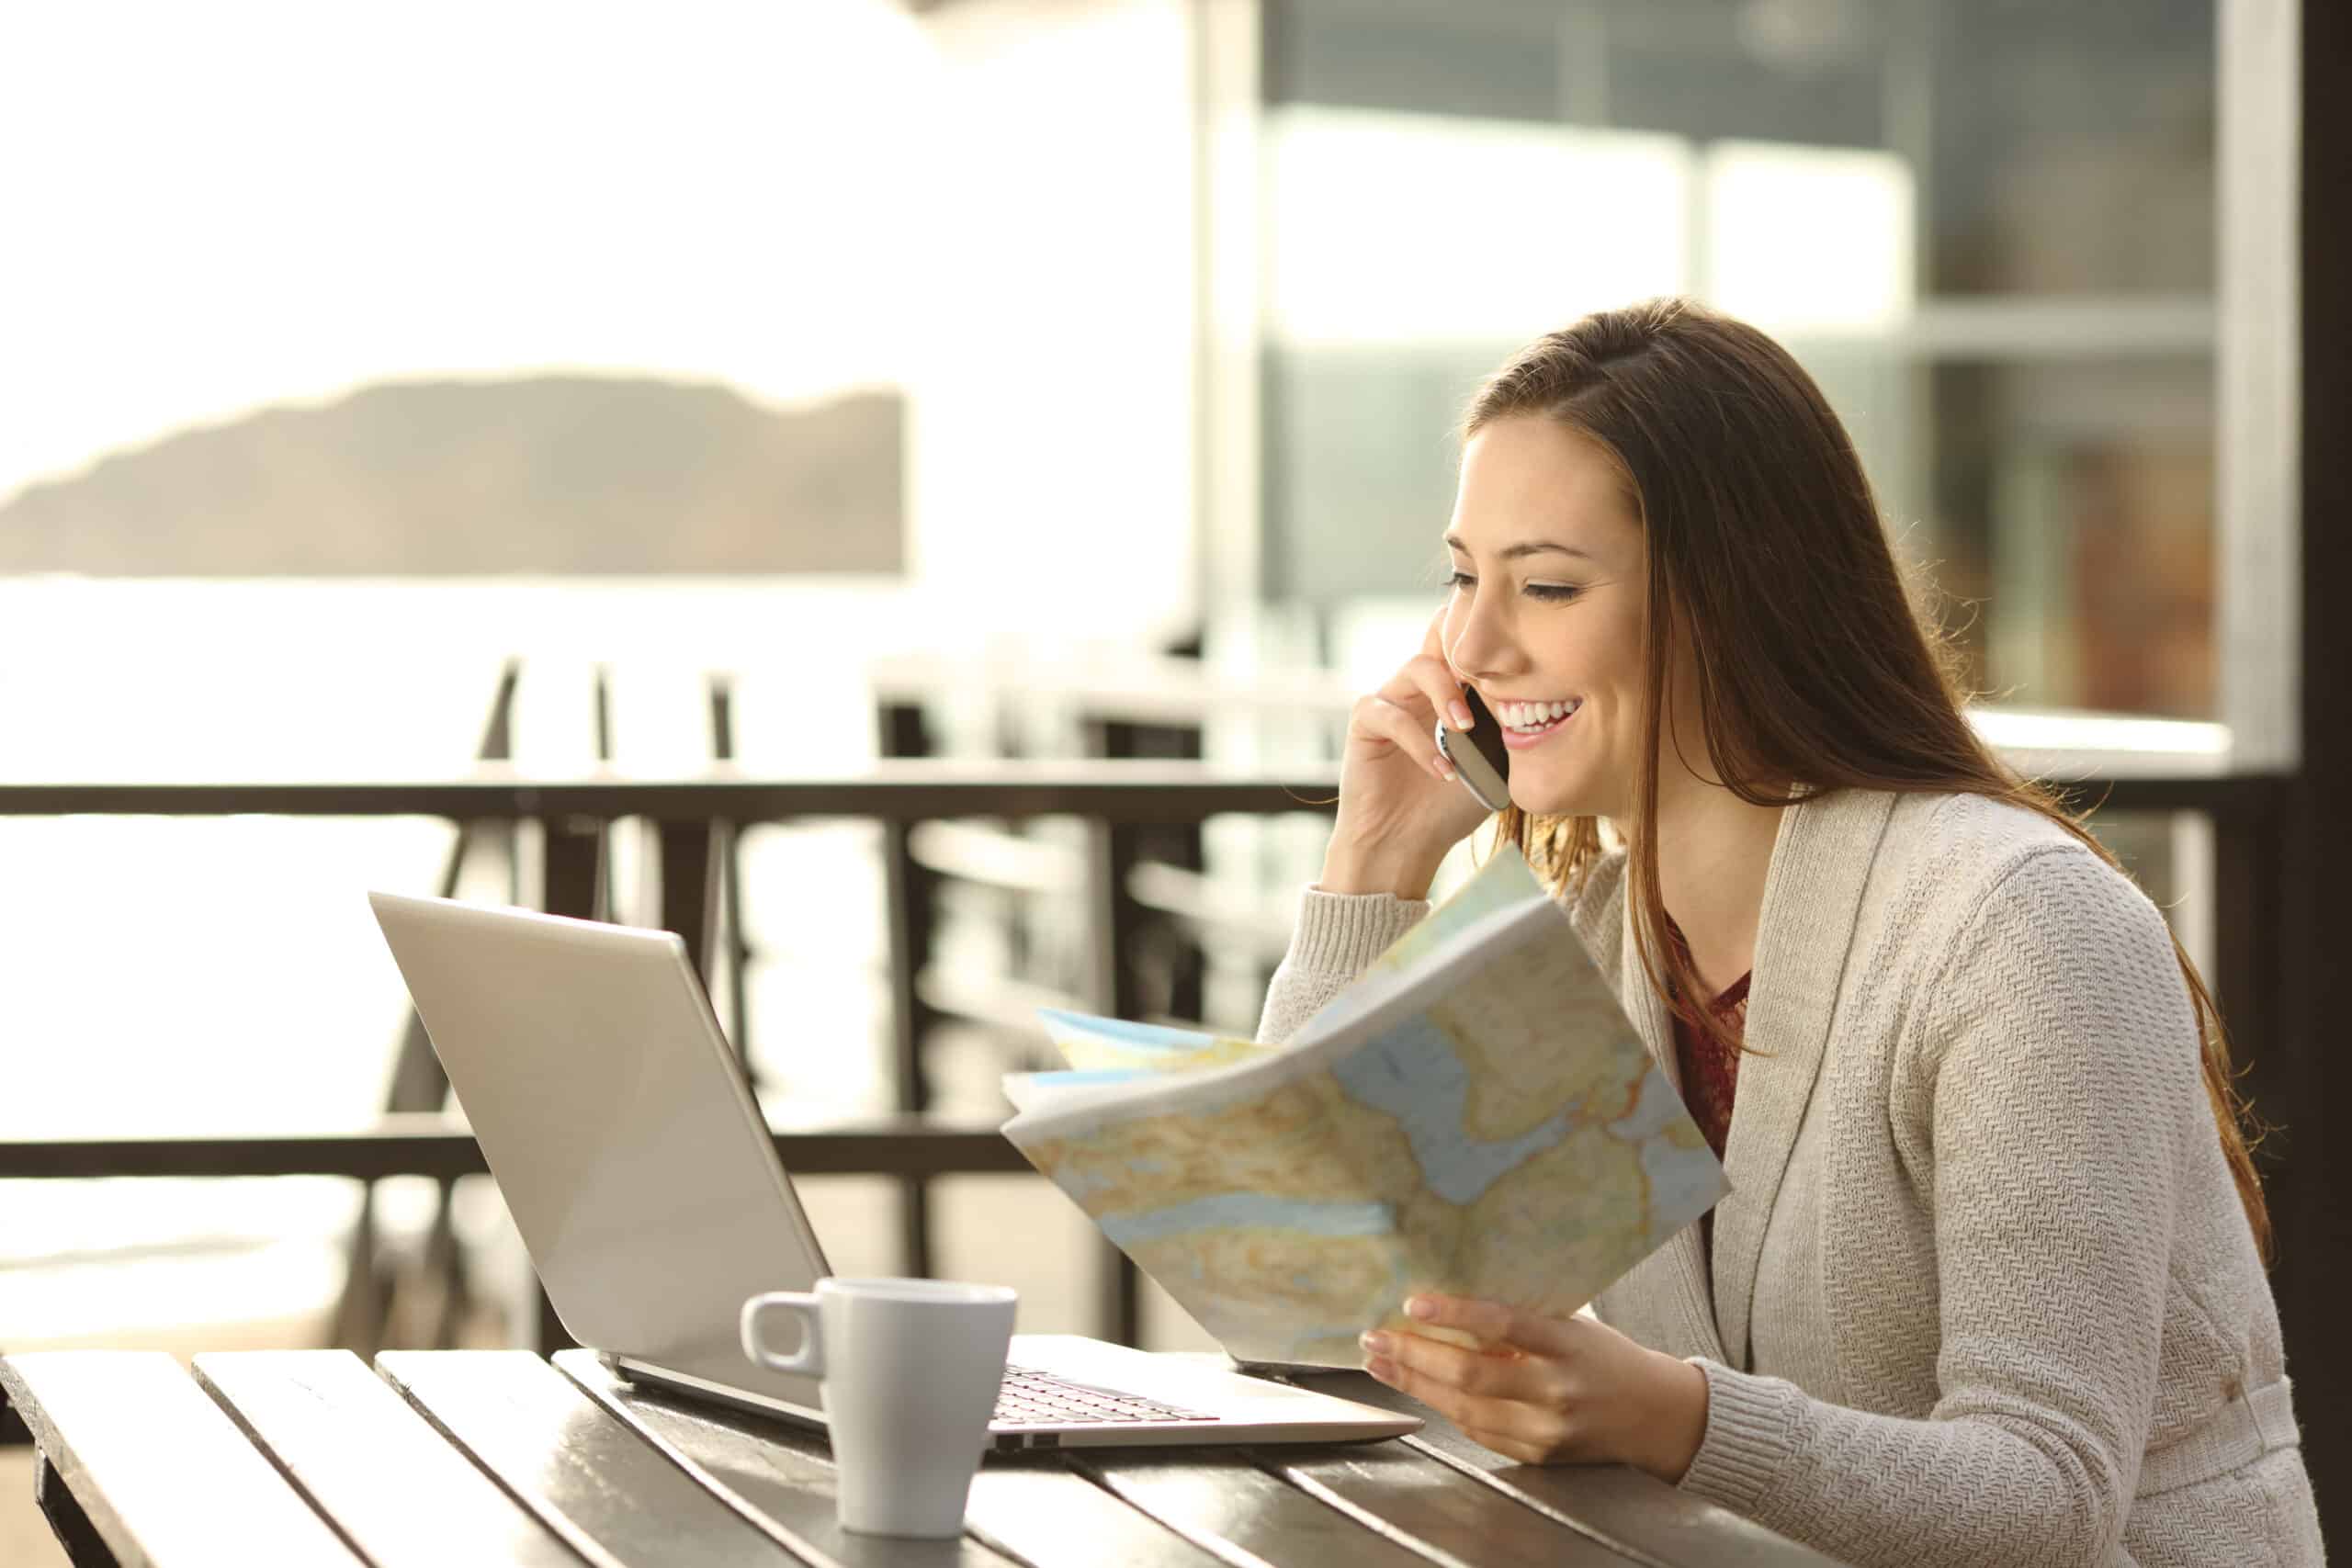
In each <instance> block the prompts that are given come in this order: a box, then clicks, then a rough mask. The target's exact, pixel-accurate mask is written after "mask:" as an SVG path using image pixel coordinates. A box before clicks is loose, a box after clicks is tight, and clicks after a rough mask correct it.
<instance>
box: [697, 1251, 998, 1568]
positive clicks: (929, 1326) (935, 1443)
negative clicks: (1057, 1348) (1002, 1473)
mask: <svg viewBox="0 0 2352 1568" xmlns="http://www.w3.org/2000/svg"><path fill="white" fill-rule="evenodd" d="M1017 1300H1018V1297H1017V1296H1016V1295H1015V1294H1014V1292H1012V1290H1011V1289H1010V1288H1009V1287H1007V1286H1004V1285H963V1284H956V1283H952V1282H950V1281H947V1280H837V1279H831V1278H827V1279H822V1280H818V1281H817V1288H816V1289H815V1290H814V1291H813V1292H797V1291H771V1292H767V1293H766V1294H764V1295H758V1296H753V1297H752V1298H751V1300H749V1301H747V1302H745V1303H743V1315H742V1331H743V1354H745V1355H746V1356H749V1357H750V1358H751V1359H752V1360H754V1361H757V1362H758V1363H759V1364H760V1365H762V1366H763V1367H767V1368H770V1369H772V1370H774V1371H779V1372H798V1373H800V1374H801V1375H802V1376H804V1377H813V1378H820V1379H822V1380H823V1382H824V1393H823V1398H824V1404H825V1423H826V1425H827V1426H828V1427H831V1431H832V1439H833V1464H834V1468H835V1471H836V1472H837V1474H836V1477H835V1480H836V1487H835V1499H836V1508H837V1511H838V1512H839V1514H840V1517H841V1522H842V1529H850V1530H856V1531H859V1532H860V1533H862V1534H866V1535H906V1536H926V1537H931V1538H934V1539H936V1538H941V1537H946V1536H954V1535H958V1534H961V1533H962V1531H963V1529H964V1502H965V1499H966V1497H967V1496H968V1495H969V1494H970V1492H971V1487H972V1472H974V1471H975V1470H977V1469H978V1468H979V1462H980V1454H981V1453H982V1451H983V1450H985V1449H986V1448H987V1447H988V1442H989V1416H990V1415H991V1414H992V1413H993V1412H994V1411H995V1408H996V1396H997V1389H998V1386H999V1385H1000V1384H1001V1382H1003V1380H1004V1358H1005V1352H1006V1350H1007V1349H1008V1348H1010V1347H1011V1345H1012V1314H1013V1306H1014V1303H1015V1302H1016V1301H1017ZM775 1314H790V1315H793V1316H796V1317H797V1318H799V1319H800V1323H801V1337H800V1348H799V1349H797V1350H796V1351H789V1352H785V1351H779V1350H776V1349H775V1348H773V1347H771V1346H770V1345H769V1343H768V1341H767V1339H766V1337H765V1336H764V1335H763V1333H762V1332H761V1324H762V1322H763V1320H764V1319H766V1318H768V1317H770V1316H772V1315H775Z"/></svg>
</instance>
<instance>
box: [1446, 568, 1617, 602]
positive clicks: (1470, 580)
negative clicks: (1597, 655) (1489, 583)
mask: <svg viewBox="0 0 2352 1568" xmlns="http://www.w3.org/2000/svg"><path fill="white" fill-rule="evenodd" d="M1445 586H1446V588H1447V590H1448V591H1449V592H1451V591H1453V590H1455V589H1469V588H1476V587H1477V586H1478V580H1477V579H1476V578H1475V577H1473V576H1471V575H1470V574H1469V573H1468V572H1466V571H1453V572H1448V573H1447V574H1446V578H1445ZM1521 592H1523V593H1525V594H1526V595H1527V596H1528V597H1529V598H1530V599H1536V600H1541V601H1542V602H1543V603H1544V604H1566V603H1567V602H1568V601H1569V600H1571V599H1573V598H1575V597H1576V596H1577V594H1579V593H1582V592H1584V590H1583V589H1582V588H1579V587H1577V585H1576V584H1575V583H1573V582H1531V583H1528V584H1526V585H1525V586H1524V587H1523V588H1521Z"/></svg>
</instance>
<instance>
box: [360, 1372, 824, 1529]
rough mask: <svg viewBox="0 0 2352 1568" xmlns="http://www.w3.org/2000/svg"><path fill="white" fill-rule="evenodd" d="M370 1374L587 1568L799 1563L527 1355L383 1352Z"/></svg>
mask: <svg viewBox="0 0 2352 1568" xmlns="http://www.w3.org/2000/svg"><path fill="white" fill-rule="evenodd" d="M376 1367H377V1370H378V1371H379V1372H381V1373H382V1374H383V1375H384V1376H385V1377H386V1378H387V1379H389V1380H390V1382H391V1384H392V1386H393V1387H394V1388H396V1389H398V1390H399V1391H400V1392H401V1393H402V1394H404V1395H406V1396H407V1399H408V1401H409V1403H410V1404H413V1405H414V1406H416V1408H417V1409H418V1410H419V1411H420V1412H422V1413H423V1414H424V1418H425V1419H426V1420H428V1421H430V1422H432V1423H433V1425H434V1426H435V1427H437V1428H439V1429H440V1430H441V1431H442V1432H443V1433H444V1434H445V1435H447V1437H448V1438H449V1439H450V1440H451V1441H453V1442H455V1443H457V1444H458V1445H459V1446H461V1447H463V1448H464V1449H465V1450H466V1451H467V1452H469V1453H470V1454H472V1455H473V1457H474V1459H475V1461H477V1462H479V1463H480V1464H481V1466H482V1468H484V1469H485V1470H487V1471H489V1472H490V1473H491V1474H492V1476H493V1477H495V1478H496V1479H497V1481H498V1483H499V1484H500V1485H502V1486H503V1487H505V1488H506V1490H507V1491H508V1492H509V1493H511V1494H513V1495H514V1496H515V1498H516V1499H518V1500H519V1501H520V1502H521V1503H522V1504H523V1506H525V1507H526V1508H528V1509H530V1510H531V1512H532V1513H534V1514H536V1515H537V1516H538V1517H539V1518H540V1519H541V1520H542V1521H544V1522H545V1523H546V1524H547V1525H548V1528H549V1529H553V1530H554V1531H555V1532H556V1533H557V1534H558V1535H560V1536H561V1537H562V1538H563V1539H564V1540H565V1541H566V1542H567V1543H569V1544H570V1545H571V1548H572V1549H573V1550H574V1551H578V1552H580V1553H581V1555H582V1556H584V1557H586V1558H588V1559H589V1560H590V1561H591V1562H595V1563H598V1564H600V1565H608V1564H609V1565H616V1568H639V1565H651V1564H667V1563H676V1562H693V1563H696V1564H710V1565H713V1568H721V1565H727V1564H735V1563H747V1564H748V1563H758V1564H774V1563H779V1562H797V1561H800V1559H798V1558H797V1556H796V1555H795V1554H793V1553H791V1552H789V1551H786V1549H785V1548H784V1547H782V1546H780V1545H778V1544H777V1543H776V1541H775V1540H774V1539H773V1538H771V1537H770V1536H768V1535H765V1534H763V1533H762V1532H761V1531H759V1530H757V1529H753V1528H752V1525H751V1524H750V1523H748V1522H747V1521H746V1520H745V1519H744V1518H743V1517H742V1516H741V1515H740V1514H738V1513H737V1512H736V1511H735V1510H734V1509H732V1508H730V1507H729V1506H727V1505H726V1504H725V1503H723V1502H721V1501H720V1500H719V1499H718V1497H716V1496H713V1495H711V1494H710V1493H709V1492H708V1491H707V1490H705V1489H704V1488H703V1487H702V1486H701V1485H700V1484H698V1483H696V1482H695V1480H694V1478H693V1477H691V1476H689V1475H688V1474H687V1473H686V1472H684V1471H683V1470H681V1469H680V1468H678V1466H677V1465H676V1464H675V1463H673V1462H672V1461H671V1460H670V1458H669V1457H668V1456H667V1455H665V1454H663V1453H662V1452H661V1451H660V1450H656V1449H655V1448H653V1447H652V1446H651V1445H650V1444H649V1443H647V1442H646V1441H645V1440H644V1439H643V1438H640V1437H639V1436H638V1435H637V1433H635V1432H634V1431H632V1430H630V1429H629V1428H628V1427H626V1426H624V1425H623V1424H622V1423H621V1422H620V1421H618V1420H616V1418H615V1417H614V1416H612V1414H611V1413H610V1412H609V1411H607V1410H605V1408H604V1407H603V1406H601V1405H599V1404H597V1403H596V1402H595V1401H594V1400H593V1399H590V1398H589V1397H588V1395H587V1394H586V1393H582V1391H581V1390H580V1388H579V1387H578V1385H576V1384H574V1383H573V1382H571V1380H570V1379H569V1378H566V1377H565V1376H564V1375H563V1374H562V1373H561V1372H559V1371H556V1370H555V1369H554V1368H553V1367H551V1366H549V1365H548V1364H547V1363H546V1362H545V1361H542V1360H540V1359H538V1358H537V1356H534V1355H532V1354H531V1353H530V1352H529V1351H527V1350H387V1351H385V1352H384V1353H383V1354H382V1355H380V1356H379V1357H377V1358H376Z"/></svg>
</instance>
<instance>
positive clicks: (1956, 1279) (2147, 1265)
mask: <svg viewBox="0 0 2352 1568" xmlns="http://www.w3.org/2000/svg"><path fill="white" fill-rule="evenodd" d="M1915 1006H1916V1009H1917V1016H1918V1021H1917V1023H1916V1024H1915V1025H1914V1026H1913V1031H1912V1037H1911V1038H1909V1039H1906V1040H1905V1041H1904V1042H1903V1043H1901V1044H1900V1045H1899V1046H1898V1049H1899V1050H1901V1051H1904V1052H1905V1053H1906V1054H1908V1053H1912V1052H1917V1054H1918V1057H1919V1059H1918V1061H1917V1064H1916V1069H1917V1070H1916V1071H1911V1072H1905V1073H1898V1075H1897V1084H1898V1090H1897V1100H1898V1101H1900V1103H1898V1104H1897V1105H1896V1106H1895V1108H1894V1114H1895V1116H1896V1119H1897V1120H1898V1122H1901V1121H1904V1120H1906V1119H1909V1120H1913V1121H1915V1122H1927V1123H1928V1125H1929V1128H1930V1146H1931V1147H1932V1151H1933V1179H1932V1186H1931V1191H1930V1202H1931V1204H1932V1213H1933V1216H1934V1224H1935V1245H1936V1257H1937V1283H1938V1287H1939V1312H1940V1324H1939V1328H1940V1346H1939V1355H1938V1360H1937V1367H1936V1372H1937V1382H1938V1386H1939V1397H1938V1399H1937V1401H1936V1404H1935V1405H1934V1407H1933V1409H1932V1410H1931V1411H1929V1413H1928V1416H1926V1417H1925V1418H1924V1419H1916V1420H1915V1419H1905V1418H1899V1417H1895V1416H1883V1415H1873V1414H1869V1413H1865V1412H1863V1411H1860V1410H1854V1409H1849V1408H1847V1407H1844V1406H1841V1405H1837V1404H1828V1403H1826V1402H1824V1401H1821V1400H1817V1399H1814V1398H1810V1397H1808V1396H1807V1395H1806V1394H1805V1393H1804V1392H1803V1391H1801V1390H1800V1389H1798V1388H1797V1387H1796V1386H1795V1385H1794V1384H1792V1383H1789V1382H1783V1381H1781V1380H1779V1379H1775V1378H1769V1377H1760V1376H1756V1375H1753V1374H1749V1373H1744V1372H1738V1371H1732V1370H1730V1369H1728V1368H1725V1367H1722V1366H1718V1365H1715V1364H1713V1363H1712V1362H1707V1361H1703V1360H1702V1361H1700V1362H1699V1363H1698V1364H1699V1365H1700V1367H1701V1369H1702V1371H1704V1372H1705V1374H1706V1377H1707V1386H1708V1398H1709V1408H1708V1416H1707V1432H1706V1438H1705V1440H1704V1442H1703V1443H1702V1445H1701V1448H1700V1450H1699V1454H1698V1457H1697V1459H1696V1460H1695V1461H1693V1463H1692V1465H1691V1470H1690V1472H1689V1473H1688V1474H1687V1475H1686V1476H1685V1477H1684V1479H1683V1483H1682V1484H1683V1486H1684V1487H1685V1488H1686V1489H1688V1490H1689V1491H1691V1492H1692V1493H1694V1494H1696V1495H1700V1496H1702V1497H1704V1498H1707V1499H1708V1500H1710V1501H1713V1502H1716V1503H1720V1504H1722V1505H1724V1506H1726V1507H1729V1508H1732V1509H1734V1510H1735V1511H1736V1512H1739V1513H1742V1514H1745V1515H1747V1516H1748V1517H1751V1518H1753V1519H1755V1520H1756V1521H1757V1522H1758V1523H1759V1524H1763V1525H1766V1526H1768V1527H1770V1528H1771V1529H1778V1530H1780V1531H1781V1532H1782V1533H1784V1534H1787V1535H1790V1536H1792V1537H1794V1538H1796V1539H1798V1540H1804V1541H1805V1542H1806V1543H1808V1544H1810V1545H1812V1546H1815V1547H1817V1548H1819V1549H1820V1550H1822V1551H1827V1552H1830V1553H1832V1554H1834V1555H1836V1556H1838V1557H1840V1558H1843V1559H1846V1560H1848V1561H1849V1562H1855V1563H1857V1564H1872V1563H1888V1564H1902V1565H1903V1568H1934V1565H1941V1564H1963V1563H1967V1564H1974V1563H1985V1562H2001V1563H2009V1564H2018V1565H2024V1564H2084V1565H2089V1564H2105V1563H2108V1562H2112V1561H2114V1559H2115V1556H2116V1553H2117V1551H2118V1545H2119V1542H2120V1539H2121V1535H2122V1530H2123V1524H2124V1518H2125V1516H2126V1514H2127V1512H2128V1511H2129V1509H2130V1507H2131V1500H2132V1495H2133V1493H2134V1490H2135V1488H2136V1484H2137V1481H2138V1475H2139V1470H2140V1464H2141V1460H2142V1457H2143V1451H2144V1450H2145V1448H2146V1444H2147V1436H2148V1427H2149V1423H2150V1420H2151V1418H2152V1413H2153V1410H2154V1401H2155V1395H2156V1385H2157V1366H2158V1353H2159V1349H2160V1340H2161V1336H2162V1331H2163V1324H2164V1312H2165V1286H2166V1280H2167V1273H2168V1269H2169V1268H2170V1260H2171V1252H2172V1246H2171V1242H2172V1231H2173V1226H2174V1223H2175V1215H2176V1213H2177V1210H2178V1207H2179V1194H2178V1188H2179V1185H2180V1183H2181V1181H2182V1180H2183V1179H2184V1178H2183V1173H2184V1172H2185V1171H2187V1170H2188V1169H2190V1168H2192V1160H2191V1157H2190V1156H2191V1153H2192V1150H2193V1144H2192V1142H2191V1140H2193V1139H2197V1138H2211V1137H2213V1136H2215V1131H2214V1126H2213V1120H2212V1115H2211V1111H2210V1110H2209V1109H2208V1106H2207V1101H2206V1100H2205V1097H2204V1090H2203V1086H2202V1081H2201V1078H2200V1076H2199V1073H2200V1066H2199V1042H2198V1033H2197V1025H2196V1019H2195V1014H2194V1012H2193V1010H2191V1007H2190V1004H2189V999H2188V988H2187V987H2186V986H2185V985H2184V984H2183V983H2182V980H2181V977H2180V971H2179V968H2178V964H2177V960H2176V958H2175V956H2174V953H2173V949H2172V946H2171V943H2170V942H2169V940H2168V939H2167V937H2166V934H2165V927H2164V922H2163V919H2162V918H2161V917H2160V916H2159V915H2158V914H2157V913H2156V911H2155V910H2154V908H2153V907H2152V906H2150V905H2149V904H2148V902H2147V900H2146V899H2145V898H2144V897H2141V896H2140V895H2139V893H2138V892H2137V890H2136V889H2133V888H2131V886H2129V885H2128V884H2127V883H2125V882H2123V881H2122V880H2121V879H2120V877H2118V876H2117V875H2116V874H2115V873H2113V872H2112V871H2111V870H2109V868H2108V867H2106V866H2105V865H2102V864H2100V863H2098V862H2097V861H2096V860H2095V859H2093V858H2092V857H2091V856H2089V855H2087V854H2086V853H2083V852H2080V851H2079V850H2077V849H2075V847H2074V846H2064V847H2063V848H2062V847H2044V848H2041V849H2040V850H2038V851H2037V852H2036V853H2035V854H2034V855H2033V856H2031V857H2030V858H2029V859H2027V860H2025V861H2023V862H2021V863H2018V865H2016V866H2015V867H2013V868H2012V869H2011V870H2010V871H2009V872H2008V873H2007V874H2006V875H2005V876H2003V877H2002V878H2001V880H2000V881H1999V882H1998V883H1996V886H1994V887H1993V889H1992V890H1991V892H1990V893H1989V894H1988V896H1987V897H1985V900H1984V901H1983V902H1982V903H1981V904H1980V905H1979V907H1978V908H1977V910H1976V912H1975V914H1974V915H1973V918H1972V919H1970V920H1969V921H1967V922H1966V923H1965V924H1964V925H1963V926H1962V931H1961V933H1960V936H1959V938H1958V941H1957V942H1956V943H1955V945H1954V948H1953V951H1952V952H1951V954H1950V955H1949V956H1948V957H1947V958H1945V959H1944V960H1943V961H1942V973H1941V975H1940V976H1939V977H1937V978H1936V979H1935V980H1934V982H1933V983H1932V984H1929V985H1928V986H1927V987H1926V988H1925V989H1924V990H1923V991H1922V992H1921V993H1920V994H1919V996H1918V997H1917V1001H1916V1004H1915Z"/></svg>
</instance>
